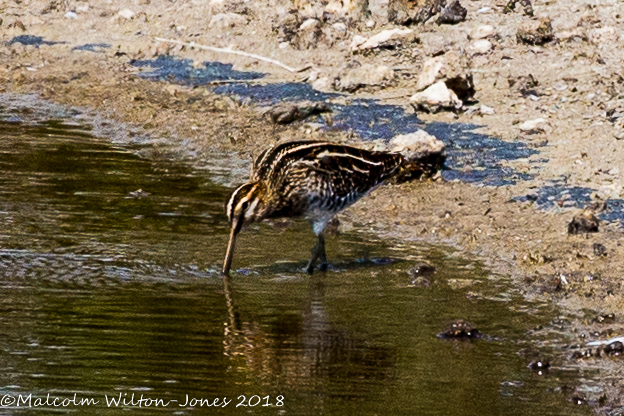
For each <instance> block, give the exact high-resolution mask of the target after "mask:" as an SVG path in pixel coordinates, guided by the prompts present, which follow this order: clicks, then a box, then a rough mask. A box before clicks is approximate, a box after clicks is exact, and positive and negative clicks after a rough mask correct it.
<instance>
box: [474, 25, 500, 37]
mask: <svg viewBox="0 0 624 416" xmlns="http://www.w3.org/2000/svg"><path fill="white" fill-rule="evenodd" d="M495 34H496V31H495V30H494V26H491V25H481V26H478V27H476V28H475V29H474V30H473V31H472V32H470V39H474V40H478V39H485V38H489V37H491V36H494V35H495Z"/></svg>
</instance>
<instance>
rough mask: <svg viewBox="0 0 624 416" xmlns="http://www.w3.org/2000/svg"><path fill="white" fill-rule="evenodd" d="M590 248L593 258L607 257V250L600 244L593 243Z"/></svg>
mask: <svg viewBox="0 0 624 416" xmlns="http://www.w3.org/2000/svg"><path fill="white" fill-rule="evenodd" d="M592 248H593V250H594V256H598V257H605V256H606V255H607V248H606V247H605V246H603V245H602V244H600V243H594V245H593V246H592Z"/></svg>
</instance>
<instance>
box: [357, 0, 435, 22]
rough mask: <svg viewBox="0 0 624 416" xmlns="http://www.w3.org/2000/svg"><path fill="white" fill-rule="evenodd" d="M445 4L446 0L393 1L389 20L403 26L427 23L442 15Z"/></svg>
mask: <svg viewBox="0 0 624 416" xmlns="http://www.w3.org/2000/svg"><path fill="white" fill-rule="evenodd" d="M369 1H370V0H369ZM374 1H379V0H374ZM445 4H446V0H426V1H421V0H418V1H415V0H391V1H390V2H389V4H388V20H389V21H390V22H393V23H396V24H399V25H403V26H409V25H413V24H416V23H421V22H425V21H427V20H428V19H430V18H431V17H432V16H433V15H435V14H436V13H440V12H441V11H442V8H443V7H444V5H445Z"/></svg>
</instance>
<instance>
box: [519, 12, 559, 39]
mask: <svg viewBox="0 0 624 416" xmlns="http://www.w3.org/2000/svg"><path fill="white" fill-rule="evenodd" d="M554 38H555V36H554V34H553V29H552V24H551V20H550V19H549V18H546V17H544V18H541V19H538V20H528V21H526V22H524V23H522V24H521V25H520V27H519V28H518V32H517V33H516V39H517V40H518V42H519V43H525V44H527V45H543V44H545V43H547V42H550V41H551V40H553V39H554Z"/></svg>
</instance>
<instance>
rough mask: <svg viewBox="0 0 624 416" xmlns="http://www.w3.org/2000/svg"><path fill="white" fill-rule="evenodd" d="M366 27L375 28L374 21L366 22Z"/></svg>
mask: <svg viewBox="0 0 624 416" xmlns="http://www.w3.org/2000/svg"><path fill="white" fill-rule="evenodd" d="M366 27H368V28H373V27H375V21H374V20H373V19H371V20H369V21H367V22H366Z"/></svg>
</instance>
